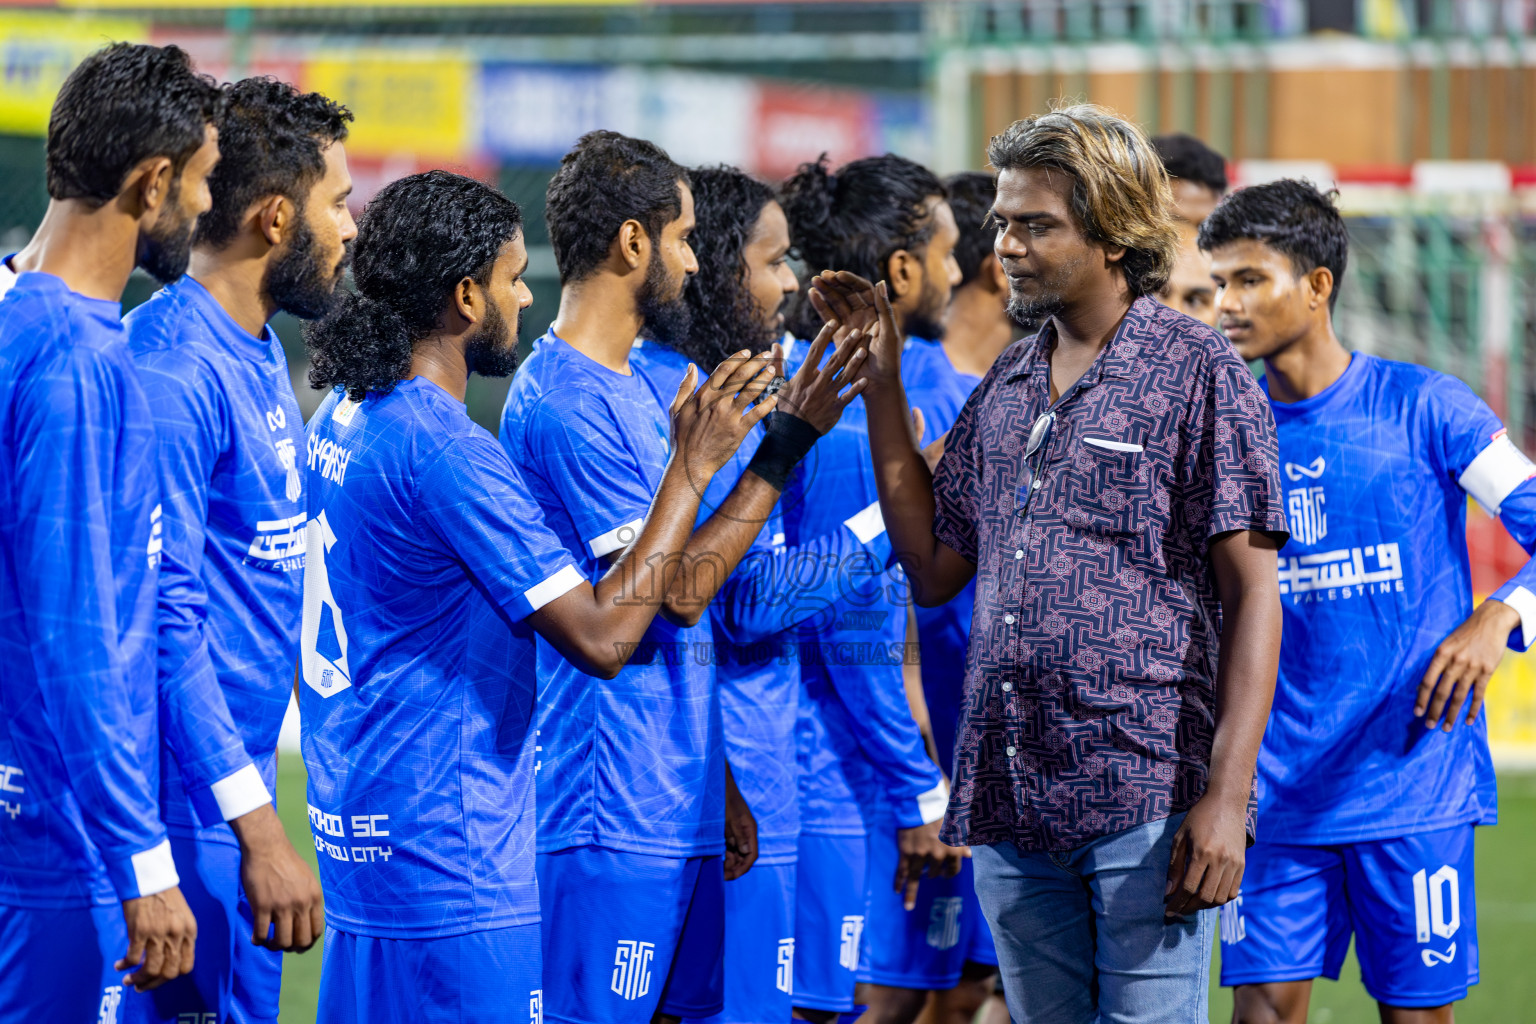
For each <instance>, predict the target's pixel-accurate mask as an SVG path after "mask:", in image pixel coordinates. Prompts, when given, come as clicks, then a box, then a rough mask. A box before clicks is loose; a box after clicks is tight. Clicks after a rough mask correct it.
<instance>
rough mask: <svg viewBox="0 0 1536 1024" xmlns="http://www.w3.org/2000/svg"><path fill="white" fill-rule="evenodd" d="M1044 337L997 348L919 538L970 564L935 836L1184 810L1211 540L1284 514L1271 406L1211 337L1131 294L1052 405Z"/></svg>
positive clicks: (1117, 825)
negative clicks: (955, 704) (972, 584)
mask: <svg viewBox="0 0 1536 1024" xmlns="http://www.w3.org/2000/svg"><path fill="white" fill-rule="evenodd" d="M1053 340H1054V328H1053V327H1052V326H1049V325H1048V326H1047V327H1045V328H1044V329H1043V330H1042V331H1041V332H1040V333H1039V334H1038V335H1036V336H1034V337H1030V338H1026V339H1024V340H1023V341H1020V342H1018V343H1016V344H1015V345H1013V346H1012V347H1011V348H1009V349H1008V350H1007V351H1006V352H1004V353H1003V354H1002V356H1001V357H999V358H998V360H997V362H996V363H995V364H994V365H993V367H992V370H991V372H990V373H989V374H988V375H987V378H986V380H984V381H983V382H982V383H981V386H980V387H978V388H977V389H976V391H975V392H974V393H973V394H972V395H971V398H970V400H969V401H968V402H967V403H966V406H965V409H964V411H963V412H962V413H961V414H960V418H959V420H958V421H957V422H956V423H955V426H954V429H953V430H952V431H951V433H950V437H949V442H948V445H947V448H946V451H945V454H944V458H943V461H942V462H941V463H940V464H939V467H938V471H937V473H936V476H935V480H934V492H935V496H936V499H937V509H938V512H937V516H936V517H935V522H934V533H935V534H936V535H937V536H938V538H939V540H941V541H943V542H944V543H945V544H947V545H949V546H950V547H951V548H954V549H955V550H956V551H957V552H959V553H960V554H961V555H963V556H965V557H966V558H967V559H969V560H971V561H973V562H975V563H976V610H975V616H974V618H973V620H972V624H971V644H970V651H969V655H968V657H967V663H966V683H965V707H964V709H963V711H962V721H961V725H960V735H959V737H958V739H957V741H956V752H955V766H954V770H955V777H954V788H953V791H952V795H951V799H950V805H949V814H948V816H947V818H946V819H945V823H944V833H943V835H944V839H945V840H946V841H947V842H949V843H953V844H979V843H997V842H1012V843H1014V844H1015V845H1017V846H1018V847H1019V848H1020V849H1022V850H1069V849H1073V848H1075V847H1079V846H1082V845H1083V844H1084V843H1087V842H1089V841H1091V840H1093V839H1095V838H1097V837H1099V836H1104V835H1109V834H1111V833H1114V832H1119V831H1122V830H1124V829H1127V828H1131V827H1133V826H1136V825H1140V824H1144V823H1146V822H1150V821H1156V820H1158V819H1161V818H1165V817H1167V816H1169V815H1171V814H1176V813H1178V812H1180V811H1183V810H1187V809H1189V808H1190V807H1191V806H1193V805H1194V803H1195V801H1197V800H1198V799H1199V798H1200V797H1201V795H1202V794H1204V792H1205V789H1206V784H1207V779H1208V776H1209V772H1210V754H1211V742H1212V739H1213V736H1214V733H1215V710H1216V708H1215V704H1216V699H1215V687H1216V661H1217V648H1218V640H1219V637H1220V630H1221V612H1220V602H1219V600H1218V597H1217V593H1216V589H1215V580H1214V577H1213V574H1212V572H1211V569H1210V564H1209V561H1208V548H1209V544H1210V541H1211V539H1212V538H1213V537H1215V536H1217V535H1219V534H1222V533H1226V532H1229V531H1233V530H1260V531H1264V532H1267V533H1271V534H1277V535H1284V533H1285V529H1286V526H1285V518H1284V515H1283V514H1282V506H1281V502H1282V497H1281V490H1280V479H1279V475H1278V472H1277V466H1278V463H1277V458H1276V444H1275V424H1274V419H1273V418H1272V416H1271V414H1270V410H1269V403H1268V402H1267V401H1266V400H1265V398H1264V393H1263V392H1262V391H1261V390H1260V389H1259V386H1258V383H1257V382H1256V381H1255V380H1254V379H1253V376H1252V375H1251V374H1250V373H1249V372H1248V369H1247V367H1246V366H1244V365H1243V362H1242V360H1241V359H1239V358H1238V356H1237V354H1236V353H1235V352H1234V351H1233V350H1232V347H1231V345H1230V344H1228V342H1227V341H1226V339H1225V338H1223V337H1222V336H1221V335H1219V334H1217V333H1216V332H1215V331H1213V330H1211V329H1210V328H1209V327H1206V326H1205V325H1204V324H1200V323H1197V322H1196V321H1194V320H1191V319H1190V318H1189V317H1186V316H1183V315H1182V314H1179V313H1176V312H1174V311H1173V310H1170V309H1168V308H1166V307H1164V306H1162V305H1159V304H1158V303H1156V302H1154V301H1152V300H1151V299H1149V298H1145V297H1143V298H1139V299H1137V300H1136V301H1135V302H1134V304H1133V305H1132V306H1131V309H1130V312H1129V313H1127V314H1126V317H1125V319H1124V321H1123V322H1122V323H1121V325H1120V328H1119V329H1118V330H1117V331H1116V332H1115V336H1114V338H1113V339H1112V340H1111V341H1110V343H1109V344H1108V345H1107V346H1106V347H1105V349H1104V351H1103V352H1101V353H1100V354H1099V357H1098V359H1097V360H1096V361H1095V362H1094V364H1093V366H1092V367H1091V368H1090V369H1089V370H1088V371H1087V372H1086V373H1085V374H1083V377H1082V379H1081V380H1079V381H1078V382H1077V383H1076V384H1074V385H1073V386H1072V387H1071V388H1069V389H1068V390H1067V391H1066V392H1065V393H1064V394H1063V395H1062V396H1061V397H1060V399H1059V400H1058V401H1057V402H1056V403H1055V404H1054V405H1053V404H1052V403H1051V400H1050V351H1051V347H1052V344H1053ZM1048 413H1054V417H1055V418H1054V420H1053V421H1051V424H1050V429H1049V432H1048V433H1043V429H1044V428H1043V427H1042V431H1041V432H1037V435H1039V434H1041V433H1043V441H1042V443H1041V444H1040V445H1039V448H1038V449H1037V450H1036V451H1035V453H1034V454H1033V455H1032V456H1031V457H1029V458H1026V456H1025V453H1026V450H1027V449H1028V446H1029V436H1030V432H1031V428H1032V427H1033V426H1035V424H1036V422H1037V421H1038V420H1039V419H1040V417H1042V416H1044V415H1046V414H1048ZM1031 492H1033V494H1031ZM1248 815H1249V818H1248V828H1249V834H1250V835H1252V834H1253V830H1254V820H1253V815H1254V804H1253V801H1252V800H1251V799H1250V802H1249V810H1248Z"/></svg>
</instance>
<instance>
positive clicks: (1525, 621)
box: [1502, 587, 1536, 647]
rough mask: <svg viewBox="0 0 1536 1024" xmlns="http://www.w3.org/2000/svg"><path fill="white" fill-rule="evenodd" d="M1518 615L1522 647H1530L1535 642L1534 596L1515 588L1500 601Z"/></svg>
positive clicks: (1535, 608)
mask: <svg viewBox="0 0 1536 1024" xmlns="http://www.w3.org/2000/svg"><path fill="white" fill-rule="evenodd" d="M1502 600H1503V601H1504V603H1505V604H1507V605H1509V606H1510V607H1511V608H1513V609H1514V610H1515V611H1517V612H1519V613H1520V639H1521V641H1522V646H1524V647H1530V646H1531V643H1532V641H1536V594H1533V593H1531V592H1530V591H1529V590H1527V589H1525V588H1524V587H1516V588H1515V589H1514V590H1511V591H1510V592H1509V593H1508V594H1507V595H1505V597H1504V598H1503V599H1502Z"/></svg>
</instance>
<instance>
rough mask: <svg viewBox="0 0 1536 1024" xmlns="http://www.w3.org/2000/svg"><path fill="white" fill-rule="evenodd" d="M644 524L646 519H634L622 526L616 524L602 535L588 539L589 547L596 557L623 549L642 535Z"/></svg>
mask: <svg viewBox="0 0 1536 1024" xmlns="http://www.w3.org/2000/svg"><path fill="white" fill-rule="evenodd" d="M644 525H645V520H644V519H634V520H631V521H630V522H627V523H625V524H623V525H622V526H615V527H614V528H613V529H611V530H609V531H608V532H607V533H605V534H603V535H602V536H600V537H593V538H592V539H591V540H589V541H587V547H589V548H591V549H592V555H593V557H595V558H602V557H603V556H604V555H611V554H613V553H614V552H615V551H622V550H623V549H624V548H627V547H629V546H630V545H631V544H633V543H634V542H635V538H636V537H638V536H640V527H642V526H644Z"/></svg>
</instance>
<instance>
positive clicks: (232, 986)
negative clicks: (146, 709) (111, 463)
mask: <svg viewBox="0 0 1536 1024" xmlns="http://www.w3.org/2000/svg"><path fill="white" fill-rule="evenodd" d="M351 119H352V115H351V114H350V113H349V112H347V111H346V110H345V109H344V108H342V107H340V106H338V105H337V104H336V103H334V102H333V101H331V100H329V99H327V98H325V97H324V96H321V95H319V94H318V93H307V94H305V93H300V92H298V91H297V90H296V89H294V88H293V87H292V86H290V85H286V84H284V83H281V82H277V81H274V80H272V79H267V78H248V79H246V80H244V81H242V82H239V83H238V84H236V85H233V86H229V87H227V88H226V89H225V90H224V104H223V109H222V110H221V112H220V114H219V117H218V120H217V125H218V129H219V149H220V153H221V156H222V159H221V160H220V162H219V164H218V166H217V167H216V168H215V169H214V172H213V174H212V175H211V176H210V178H209V182H208V184H209V189H210V190H211V192H212V195H213V208H212V209H211V210H210V211H209V212H208V213H205V214H204V215H203V216H202V218H201V219H200V220H199V221H198V227H197V233H196V235H195V236H194V238H193V247H192V262H191V267H190V269H189V272H188V273H187V274H186V275H184V276H183V277H181V278H180V279H178V280H177V281H175V282H174V283H172V284H170V285H167V286H166V287H165V288H163V289H161V290H160V291H159V292H158V293H156V294H155V295H154V296H153V297H152V298H151V299H150V300H149V301H148V302H146V303H144V304H143V305H141V306H139V307H138V308H137V309H135V310H134V311H133V312H132V313H130V314H129V315H128V316H127V317H126V318H125V320H124V323H125V324H126V325H127V328H128V345H129V348H130V349H131V350H132V352H133V357H134V362H135V364H136V365H137V366H138V370H139V379H140V380H141V381H142V382H143V385H144V390H145V394H146V395H147V396H148V398H149V407H150V412H151V415H152V416H153V417H154V420H155V428H156V433H157V435H158V437H159V454H158V457H157V461H158V467H159V476H160V485H161V499H162V503H163V509H164V514H163V517H162V541H163V546H162V548H161V563H160V674H161V676H162V677H166V678H170V679H181V680H183V681H184V682H183V684H182V685H184V686H186V687H187V688H188V689H189V690H192V691H195V692H196V693H197V694H198V700H197V702H196V704H195V706H194V707H193V708H192V709H185V708H168V709H167V714H180V715H183V716H184V717H186V718H187V719H188V720H187V721H186V723H185V726H184V727H185V728H189V729H196V730H199V731H202V732H205V733H211V734H217V735H221V736H228V737H230V743H231V745H232V746H233V747H235V748H236V749H239V750H243V751H244V752H245V754H246V755H247V756H248V757H249V758H250V759H251V760H252V762H253V763H252V764H251V765H250V766H248V767H247V768H245V769H242V771H241V772H240V773H239V774H238V775H236V776H234V777H232V778H230V779H226V780H225V781H224V782H222V783H220V784H219V785H217V786H215V787H213V790H212V792H211V794H209V795H211V796H212V797H213V800H214V802H213V806H211V807H196V806H194V805H193V803H192V801H191V800H190V799H189V797H188V794H187V792H186V789H185V787H184V786H183V785H182V781H181V773H180V771H178V769H177V765H176V761H175V758H174V757H172V756H171V752H170V750H169V749H168V747H167V746H166V745H165V744H164V743H162V744H161V755H160V772H161V808H162V810H161V813H162V815H163V817H164V819H165V823H166V828H167V829H168V830H169V831H170V833H171V850H172V853H173V854H174V855H175V858H176V867H177V873H178V874H179V875H180V876H181V878H182V883H183V884H182V890H183V892H184V893H185V894H186V897H187V901H188V903H189V904H190V905H191V907H192V910H193V912H194V913H195V914H196V915H197V919H198V922H199V924H200V928H199V935H198V938H199V943H198V957H197V968H196V970H195V971H194V973H193V974H192V975H190V976H188V977H185V978H180V979H177V981H176V982H175V983H173V984H170V985H166V986H164V987H162V988H160V989H157V990H156V991H155V992H154V993H153V994H152V995H149V996H143V997H135V998H130V1000H129V1013H128V1019H129V1020H130V1021H134V1020H148V1021H168V1022H172V1024H175V1022H178V1021H180V1020H182V1019H184V1016H185V1015H190V1016H193V1017H196V1019H198V1020H203V1019H204V1015H205V1014H212V1015H214V1019H215V1020H217V1021H224V1020H228V1019H234V1020H240V1021H244V1022H251V1024H255V1022H261V1021H271V1022H275V1021H276V1020H277V1012H278V989H279V986H280V984H281V981H282V967H283V959H282V951H283V950H296V951H303V950H306V949H308V948H309V947H310V946H311V945H313V943H314V941H315V939H316V938H318V937H319V935H320V932H321V930H322V929H323V928H324V925H325V918H324V912H323V910H322V908H321V901H320V885H319V883H318V882H317V881H316V880H315V877H314V875H313V874H312V873H311V872H310V870H309V868H308V867H306V866H305V864H304V862H303V861H302V860H300V859H299V856H298V854H297V853H296V852H295V851H294V849H293V846H292V845H291V844H290V843H289V841H288V837H287V835H286V834H285V833H284V831H283V826H282V823H281V822H280V821H279V820H278V817H277V811H276V809H275V808H274V807H273V804H272V793H273V792H275V790H276V783H277V734H278V731H279V729H280V728H281V726H282V721H283V713H284V712H285V711H286V710H287V707H288V701H289V699H290V695H291V694H292V693H293V665H294V662H295V659H296V658H297V656H298V649H299V616H300V610H301V607H302V604H303V600H304V520H305V519H306V515H305V509H304V500H303V487H302V481H303V477H302V475H301V467H300V466H299V464H298V459H299V458H300V453H301V452H302V451H303V447H304V422H303V417H302V416H301V415H300V413H299V407H298V403H297V401H296V400H295V399H294V394H293V383H292V381H291V380H290V378H289V376H288V362H287V359H286V358H285V357H284V355H283V348H282V345H281V344H280V343H279V342H278V340H277V335H276V334H274V333H273V331H272V329H271V327H269V326H268V321H269V320H270V319H271V318H272V316H273V315H274V314H276V313H277V312H278V310H283V311H285V312H287V313H290V314H292V315H294V316H298V317H305V318H315V317H319V316H321V315H323V314H324V313H325V312H326V310H327V309H328V308H329V306H330V305H331V303H332V301H333V299H334V296H335V294H336V289H337V287H338V286H339V285H340V284H341V280H342V272H343V268H344V266H345V263H346V246H347V243H348V242H350V241H351V239H352V237H353V236H354V235H355V234H356V233H357V227H356V225H355V224H353V222H352V215H351V213H349V212H348V211H347V196H348V194H349V193H350V192H351V190H352V179H351V176H350V175H349V174H348V173H347V159H346V154H345V152H344V150H343V148H342V143H343V140H344V139H345V138H346V134H347V122H348V121H350V120H351ZM205 802H206V801H205ZM226 819H227V820H228V821H229V824H228V825H225V824H223V822H224V821H225V820H226ZM269 932H270V937H269Z"/></svg>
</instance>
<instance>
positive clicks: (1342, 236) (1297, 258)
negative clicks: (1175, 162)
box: [1199, 178, 1349, 309]
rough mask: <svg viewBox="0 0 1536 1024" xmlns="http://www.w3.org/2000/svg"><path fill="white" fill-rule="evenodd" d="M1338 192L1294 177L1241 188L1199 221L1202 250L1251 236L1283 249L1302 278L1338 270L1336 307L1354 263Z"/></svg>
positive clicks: (1330, 301)
mask: <svg viewBox="0 0 1536 1024" xmlns="http://www.w3.org/2000/svg"><path fill="white" fill-rule="evenodd" d="M1337 196H1338V192H1336V191H1332V190H1330V191H1328V192H1321V191H1319V190H1318V188H1317V186H1315V185H1313V184H1312V183H1311V182H1309V181H1297V180H1296V179H1295V178H1283V179H1281V180H1280V181H1271V182H1268V183H1267V184H1264V185H1250V186H1248V187H1247V188H1240V189H1238V190H1237V191H1236V192H1233V193H1232V194H1231V195H1229V196H1227V197H1226V198H1225V199H1223V200H1222V201H1221V202H1220V203H1218V204H1216V209H1215V210H1213V211H1212V212H1211V215H1210V216H1209V217H1207V218H1205V223H1203V224H1201V225H1200V239H1199V241H1200V248H1202V249H1204V250H1206V251H1207V252H1209V251H1210V250H1212V249H1214V248H1216V247H1217V246H1219V245H1226V244H1227V243H1228V242H1238V241H1244V240H1252V241H1255V242H1262V243H1264V244H1265V245H1267V246H1269V247H1270V248H1271V249H1274V250H1276V251H1277V252H1281V253H1284V254H1285V255H1286V256H1287V257H1288V258H1289V259H1290V261H1291V267H1292V268H1293V269H1294V270H1295V271H1296V276H1297V277H1300V276H1301V275H1303V274H1310V273H1311V272H1312V271H1314V270H1316V269H1317V268H1318V267H1327V268H1328V269H1329V270H1331V271H1332V272H1333V294H1332V295H1330V296H1328V308H1329V309H1332V308H1333V307H1334V306H1335V305H1336V304H1337V303H1338V301H1339V289H1340V287H1342V286H1343V284H1344V268H1345V267H1347V266H1348V265H1349V229H1348V228H1347V227H1345V226H1344V218H1343V217H1342V216H1340V215H1339V208H1338V207H1337V206H1335V205H1334V199H1335V197H1337Z"/></svg>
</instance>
